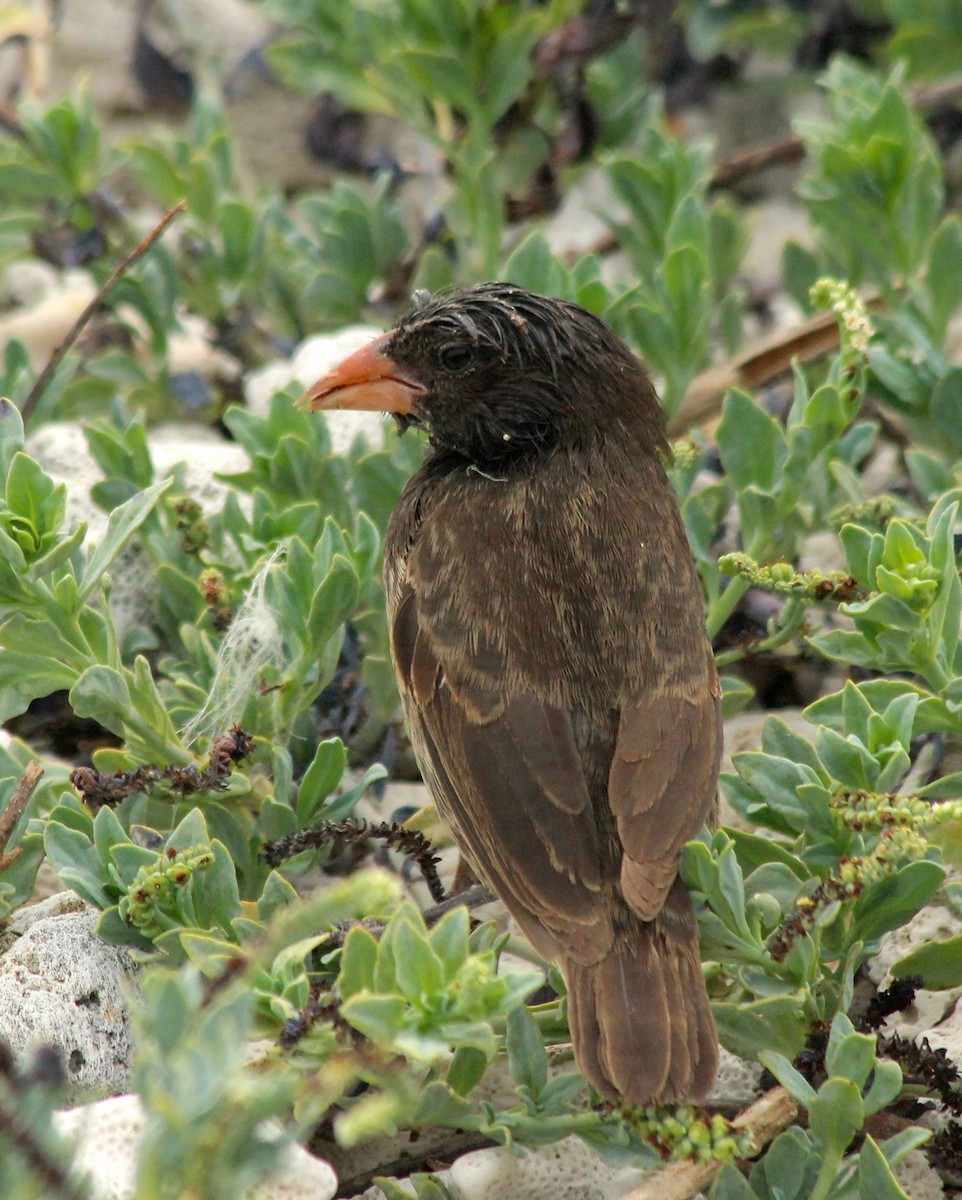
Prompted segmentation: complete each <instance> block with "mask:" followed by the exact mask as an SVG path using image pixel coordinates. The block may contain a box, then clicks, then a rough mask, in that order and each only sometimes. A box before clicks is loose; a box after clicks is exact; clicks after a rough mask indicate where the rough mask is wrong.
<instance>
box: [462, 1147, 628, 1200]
mask: <svg viewBox="0 0 962 1200" xmlns="http://www.w3.org/2000/svg"><path fill="white" fill-rule="evenodd" d="M644 1174H645V1172H643V1171H640V1170H638V1169H637V1168H634V1167H620V1168H618V1169H615V1168H612V1167H609V1166H606V1165H605V1163H603V1162H602V1161H601V1159H600V1158H599V1157H598V1156H597V1154H595V1152H594V1151H593V1150H591V1149H589V1148H588V1147H587V1146H586V1145H585V1144H584V1142H583V1141H582V1140H581V1139H580V1138H577V1137H569V1138H565V1139H564V1141H561V1142H555V1143H554V1145H551V1146H539V1147H537V1148H536V1149H533V1150H528V1151H527V1152H526V1153H524V1154H514V1153H512V1151H510V1150H508V1149H506V1148H505V1147H504V1146H495V1147H494V1148H493V1149H490V1150H474V1151H472V1152H471V1153H470V1154H465V1155H464V1156H463V1157H462V1158H459V1159H458V1161H457V1162H456V1163H455V1164H454V1165H453V1166H452V1167H451V1169H450V1171H449V1172H448V1173H447V1175H446V1176H445V1180H444V1182H445V1184H446V1185H447V1188H448V1191H449V1192H450V1193H451V1196H452V1197H453V1200H505V1197H511V1200H621V1197H622V1196H624V1195H626V1194H627V1193H628V1192H629V1191H630V1190H631V1189H632V1188H633V1187H635V1186H636V1185H637V1184H638V1182H639V1181H640V1180H641V1179H642V1178H643V1176H644Z"/></svg>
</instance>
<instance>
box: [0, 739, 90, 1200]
mask: <svg viewBox="0 0 962 1200" xmlns="http://www.w3.org/2000/svg"><path fill="white" fill-rule="evenodd" d="M35 765H36V764H34V763H31V766H35ZM28 769H29V768H28ZM38 778H39V777H38ZM34 786H36V785H34ZM0 1085H2V1086H0V1145H2V1146H3V1147H4V1149H6V1148H7V1147H9V1149H10V1151H11V1152H12V1153H14V1154H17V1155H18V1156H19V1157H20V1159H21V1160H22V1161H23V1162H25V1163H26V1164H27V1166H28V1167H29V1168H30V1170H31V1171H33V1173H34V1175H35V1176H37V1178H38V1179H39V1180H40V1181H41V1182H42V1184H43V1189H44V1193H43V1194H44V1195H45V1196H48V1197H50V1200H54V1198H55V1197H56V1200H83V1196H82V1195H81V1193H80V1191H79V1190H78V1189H77V1187H76V1186H75V1185H74V1183H73V1181H72V1180H71V1178H70V1175H69V1172H68V1170H67V1169H66V1168H65V1167H64V1166H63V1165H62V1164H61V1163H60V1162H58V1161H57V1157H56V1153H55V1152H54V1151H53V1150H51V1149H50V1148H49V1147H47V1146H46V1145H44V1144H43V1142H42V1141H41V1140H40V1138H38V1136H37V1134H36V1132H35V1130H34V1129H33V1128H32V1127H31V1126H30V1125H28V1124H27V1122H26V1121H25V1120H24V1119H23V1116H22V1113H23V1112H24V1111H26V1110H27V1109H28V1108H29V1107H30V1106H29V1105H28V1104H27V1103H26V1102H25V1101H26V1099H27V1097H26V1081H25V1080H24V1079H21V1078H20V1076H19V1075H18V1074H17V1071H16V1068H15V1064H14V1060H13V1052H12V1051H11V1049H10V1047H9V1046H8V1045H7V1043H6V1042H4V1041H0ZM8 1099H9V1103H8Z"/></svg>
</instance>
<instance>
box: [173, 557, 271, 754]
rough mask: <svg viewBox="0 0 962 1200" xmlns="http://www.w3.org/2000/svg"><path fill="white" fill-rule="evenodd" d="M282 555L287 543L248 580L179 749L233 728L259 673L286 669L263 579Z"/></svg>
mask: <svg viewBox="0 0 962 1200" xmlns="http://www.w3.org/2000/svg"><path fill="white" fill-rule="evenodd" d="M286 554H287V544H286V542H282V543H281V544H280V545H279V546H278V547H277V549H276V550H275V551H274V552H273V554H271V556H270V558H268V559H267V560H266V562H264V564H263V565H262V566H261V568H260V570H259V571H258V572H257V574H256V575H255V576H254V579H253V582H252V583H251V586H250V590H249V591H248V593H247V595H246V597H245V598H244V601H243V603H242V604H241V606H240V608H238V610H237V612H236V613H235V614H234V619H233V620H232V621H231V624H230V627H229V629H228V630H227V634H226V636H225V637H224V640H223V641H222V642H221V645H220V649H219V650H218V652H217V666H216V667H215V669H214V679H213V682H212V683H211V686H210V692H209V693H208V695H207V700H206V701H205V703H204V707H203V708H202V709H201V710H200V711H199V712H198V713H197V714H196V715H195V716H193V717H192V718H191V719H190V720H189V721H188V722H187V724H186V725H185V726H184V728H183V730H182V733H181V736H182V738H183V741H184V744H185V745H187V746H190V745H192V744H193V743H194V742H195V741H197V740H198V739H199V738H201V737H206V738H208V739H211V738H214V737H218V736H220V735H221V734H223V733H224V732H225V731H226V730H228V729H229V728H230V727H231V726H232V725H235V724H237V723H238V722H239V721H240V719H241V717H242V716H243V713H244V709H245V708H246V707H247V702H248V700H249V699H250V696H251V692H252V691H253V690H254V689H256V688H257V687H258V685H259V681H260V677H261V675H262V673H263V672H264V670H265V669H266V668H268V667H274V668H275V669H277V670H278V671H281V672H283V670H284V668H285V666H287V665H289V664H288V663H287V660H286V656H285V653H284V636H283V633H282V631H281V627H280V625H279V624H278V621H277V617H276V616H275V614H274V611H273V609H272V608H271V606H270V604H269V602H268V600H267V581H268V579H269V578H270V575H271V572H272V571H273V570H274V569H275V568H276V567H277V566H278V565H279V564H280V563H282V562H283V560H284V558H285V556H286Z"/></svg>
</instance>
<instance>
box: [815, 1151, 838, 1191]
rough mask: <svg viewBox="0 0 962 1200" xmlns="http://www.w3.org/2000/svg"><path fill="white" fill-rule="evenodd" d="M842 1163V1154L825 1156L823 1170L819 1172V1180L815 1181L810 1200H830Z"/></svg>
mask: <svg viewBox="0 0 962 1200" xmlns="http://www.w3.org/2000/svg"><path fill="white" fill-rule="evenodd" d="M841 1161H842V1156H841V1154H834V1153H833V1154H826V1155H825V1157H824V1158H823V1159H822V1166H821V1169H820V1170H819V1172H818V1178H817V1179H816V1180H815V1186H814V1188H812V1192H811V1195H810V1196H809V1198H808V1200H828V1197H829V1195H830V1194H831V1191H832V1187H833V1186H834V1184H835V1177H836V1175H837V1174H838V1168H839V1165H840V1164H841Z"/></svg>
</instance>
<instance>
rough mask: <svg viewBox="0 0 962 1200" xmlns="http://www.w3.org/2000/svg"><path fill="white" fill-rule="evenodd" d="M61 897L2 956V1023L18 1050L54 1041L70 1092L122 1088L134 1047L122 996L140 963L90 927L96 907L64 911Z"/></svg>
mask: <svg viewBox="0 0 962 1200" xmlns="http://www.w3.org/2000/svg"><path fill="white" fill-rule="evenodd" d="M71 895H72V894H71V893H67V894H66V897H67V903H70V902H71V901H70V897H71ZM63 903H64V899H63V898H62V897H54V898H53V900H52V901H48V902H47V904H48V905H49V906H50V909H51V911H54V912H56V914H57V915H52V916H46V917H42V918H41V919H39V920H34V921H33V922H32V923H25V925H26V927H25V928H24V927H23V925H22V926H21V928H23V932H22V936H20V937H18V938H17V939H16V941H14V942H13V944H12V945H10V947H9V949H8V950H7V951H6V953H5V954H4V955H3V957H2V958H0V1029H2V1030H3V1036H4V1038H5V1040H6V1041H7V1042H9V1043H10V1046H11V1047H12V1049H13V1051H14V1053H15V1054H16V1055H17V1056H18V1057H19V1056H20V1055H23V1054H26V1053H28V1052H29V1051H30V1050H31V1049H32V1048H34V1047H36V1046H56V1047H57V1048H58V1049H59V1050H60V1052H61V1054H62V1056H63V1060H64V1064H65V1066H66V1069H67V1078H68V1080H69V1089H70V1095H71V1096H73V1097H79V1096H82V1095H85V1094H87V1095H89V1094H90V1093H97V1094H99V1095H103V1094H104V1092H116V1091H122V1090H123V1089H124V1088H126V1087H127V1086H128V1085H127V1063H128V1060H129V1057H130V1048H131V1041H130V1031H129V1027H128V1019H127V1012H126V1007H125V995H126V993H127V992H128V991H129V990H130V987H131V985H132V983H133V982H134V981H135V979H136V976H137V968H136V967H135V965H134V963H133V961H132V960H131V958H130V955H129V954H127V952H126V951H125V950H123V949H121V948H120V947H119V946H108V945H107V943H106V942H104V941H102V940H101V939H100V938H99V937H98V936H97V934H96V933H95V932H94V926H95V925H96V923H97V920H98V918H99V916H100V914H99V913H98V912H95V911H94V910H93V909H91V908H90V907H89V906H84V907H83V909H82V911H80V912H71V911H64V910H63V907H62V905H63ZM57 906H61V907H60V908H59V909H58V908H57ZM37 907H38V908H40V907H41V906H40V905H38V906H37ZM24 912H25V913H26V914H27V915H28V916H30V915H31V914H30V910H29V909H26V910H24Z"/></svg>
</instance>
